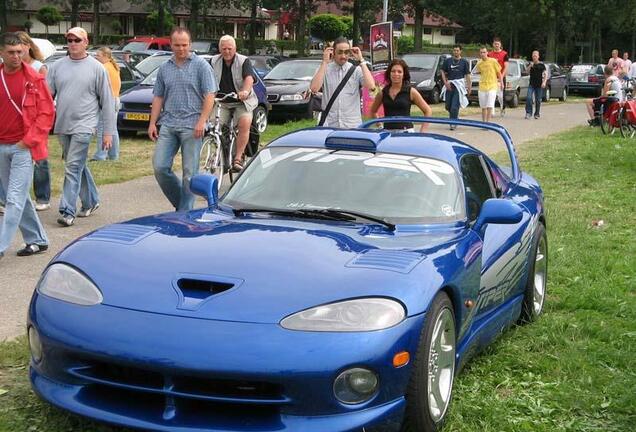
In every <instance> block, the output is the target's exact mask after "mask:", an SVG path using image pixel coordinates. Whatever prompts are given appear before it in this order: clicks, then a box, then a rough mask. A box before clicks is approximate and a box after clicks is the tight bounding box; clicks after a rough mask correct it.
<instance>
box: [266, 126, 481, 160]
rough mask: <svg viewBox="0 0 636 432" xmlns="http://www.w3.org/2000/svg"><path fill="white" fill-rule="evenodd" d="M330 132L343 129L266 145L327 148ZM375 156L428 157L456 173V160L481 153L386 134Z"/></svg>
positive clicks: (452, 141)
mask: <svg viewBox="0 0 636 432" xmlns="http://www.w3.org/2000/svg"><path fill="white" fill-rule="evenodd" d="M333 132H338V133H339V134H341V133H342V132H344V131H343V130H342V129H335V128H327V127H314V128H308V129H302V130H300V131H294V132H290V133H288V134H286V135H283V136H281V137H279V138H277V139H275V140H274V141H272V142H270V143H269V144H268V147H270V148H272V147H310V148H319V149H322V148H326V146H325V141H326V139H327V137H328V136H329V135H330V134H332V133H333ZM347 132H349V133H350V135H351V136H355V135H356V134H360V133H363V134H370V135H377V136H379V135H380V134H383V133H384V134H387V132H386V131H384V130H382V129H352V130H349V131H347ZM376 152H381V153H393V154H404V155H412V156H421V157H429V158H433V159H438V160H442V161H445V162H447V163H449V164H450V165H452V166H453V167H454V168H455V169H459V164H458V160H459V158H460V157H461V156H462V155H463V154H465V153H478V154H481V152H480V151H479V150H477V149H475V148H474V147H471V146H469V145H468V144H466V143H464V142H462V141H460V140H458V139H456V138H452V137H448V136H445V135H439V134H434V133H424V134H420V133H400V134H388V135H387V136H386V137H385V138H384V139H380V140H379V143H378V145H377V147H376Z"/></svg>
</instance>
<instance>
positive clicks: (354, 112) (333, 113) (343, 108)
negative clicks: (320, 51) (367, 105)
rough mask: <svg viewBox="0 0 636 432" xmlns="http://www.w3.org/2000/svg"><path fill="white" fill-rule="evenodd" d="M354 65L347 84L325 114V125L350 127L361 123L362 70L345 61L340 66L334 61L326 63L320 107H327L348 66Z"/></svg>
mask: <svg viewBox="0 0 636 432" xmlns="http://www.w3.org/2000/svg"><path fill="white" fill-rule="evenodd" d="M351 67H355V68H356V69H355V71H354V72H353V75H351V78H349V80H348V81H347V84H345V86H344V87H343V88H342V91H341V92H340V94H339V95H338V97H337V98H336V101H335V102H334V104H333V105H332V106H331V110H330V111H329V113H328V114H327V120H326V121H325V126H330V127H337V128H345V129H351V128H356V127H358V126H359V125H360V123H362V113H361V111H360V96H361V95H360V87H361V86H362V70H361V69H360V68H359V67H357V66H354V65H352V64H351V63H349V62H347V63H345V64H343V65H342V66H340V65H339V64H337V63H336V62H331V63H329V64H328V65H327V70H326V71H325V79H324V82H323V91H322V109H323V110H324V109H325V108H326V107H327V103H328V102H329V99H331V95H332V94H333V92H334V91H335V90H336V88H337V87H338V85H339V84H340V82H341V81H342V79H343V78H344V76H345V75H346V74H347V71H348V70H349V68H351Z"/></svg>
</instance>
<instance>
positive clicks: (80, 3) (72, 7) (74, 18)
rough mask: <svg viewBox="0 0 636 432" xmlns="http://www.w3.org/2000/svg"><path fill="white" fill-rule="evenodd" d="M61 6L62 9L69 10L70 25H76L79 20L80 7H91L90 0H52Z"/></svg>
mask: <svg viewBox="0 0 636 432" xmlns="http://www.w3.org/2000/svg"><path fill="white" fill-rule="evenodd" d="M54 2H55V3H56V4H58V5H59V6H61V7H62V10H65V11H70V12H71V27H76V26H77V23H78V22H79V11H80V9H88V8H89V7H92V0H54Z"/></svg>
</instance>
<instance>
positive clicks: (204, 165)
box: [199, 135, 214, 173]
mask: <svg viewBox="0 0 636 432" xmlns="http://www.w3.org/2000/svg"><path fill="white" fill-rule="evenodd" d="M212 142H214V137H212V136H210V135H206V136H205V137H204V138H203V145H202V146H201V152H200V153H199V172H201V173H208V172H210V168H212V163H211V160H210V156H212V154H213V153H212V145H211V143H212Z"/></svg>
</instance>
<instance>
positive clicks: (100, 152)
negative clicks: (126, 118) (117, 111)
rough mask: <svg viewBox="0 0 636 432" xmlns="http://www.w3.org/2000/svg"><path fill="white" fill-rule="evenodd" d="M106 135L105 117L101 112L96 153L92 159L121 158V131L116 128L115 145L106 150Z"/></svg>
mask: <svg viewBox="0 0 636 432" xmlns="http://www.w3.org/2000/svg"><path fill="white" fill-rule="evenodd" d="M103 137H104V118H103V117H102V115H101V114H100V116H99V122H98V123H97V148H96V149H95V154H94V155H93V157H92V158H91V159H95V160H100V161H101V160H106V159H107V158H108V159H110V160H117V159H119V132H117V129H116V128H115V133H114V134H113V145H112V146H111V147H110V148H109V149H108V150H104V148H103V143H102V141H103V139H104V138H103Z"/></svg>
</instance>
